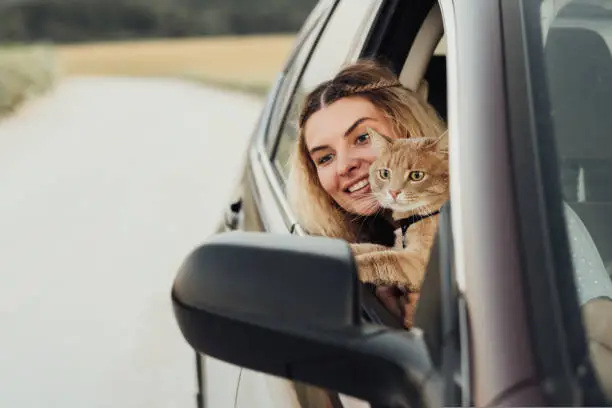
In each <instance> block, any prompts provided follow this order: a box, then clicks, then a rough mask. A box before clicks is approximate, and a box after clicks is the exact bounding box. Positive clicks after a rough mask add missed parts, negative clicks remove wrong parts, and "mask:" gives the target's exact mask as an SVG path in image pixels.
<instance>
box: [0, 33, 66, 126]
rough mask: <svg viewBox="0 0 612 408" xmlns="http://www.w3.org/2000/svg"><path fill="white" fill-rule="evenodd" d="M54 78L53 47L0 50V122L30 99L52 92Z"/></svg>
mask: <svg viewBox="0 0 612 408" xmlns="http://www.w3.org/2000/svg"><path fill="white" fill-rule="evenodd" d="M57 77H58V71H57V64H56V61H55V55H54V52H53V48H52V47H50V46H46V45H37V46H2V47H0V118H3V117H5V116H7V115H9V114H11V113H13V112H15V111H16V110H17V109H18V108H19V107H20V106H21V105H22V104H23V103H24V102H26V101H28V100H29V99H31V98H33V97H36V96H40V95H42V94H44V93H45V92H47V91H49V90H50V89H52V88H53V86H54V85H55V83H56V80H57Z"/></svg>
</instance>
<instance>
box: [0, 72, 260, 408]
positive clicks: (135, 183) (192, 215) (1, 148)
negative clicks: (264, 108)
mask: <svg viewBox="0 0 612 408" xmlns="http://www.w3.org/2000/svg"><path fill="white" fill-rule="evenodd" d="M260 108H261V102H260V101H259V100H257V99H253V98H249V97H246V96H240V95H234V94H229V93H224V92H221V91H216V90H210V89H204V88H201V87H198V86H196V85H193V84H189V83H183V82H180V81H172V80H133V79H110V78H107V79H104V78H78V79H71V80H68V81H66V82H64V83H63V84H62V85H61V86H60V87H59V88H58V89H57V90H56V92H54V93H53V94H52V95H49V96H47V97H45V98H43V99H41V100H38V101H34V102H33V103H31V104H30V105H29V106H27V107H26V108H25V109H24V110H23V111H21V112H20V113H19V114H18V115H17V116H15V117H13V118H11V119H10V120H7V121H4V122H3V123H0V407H6V408H9V407H11V408H34V407H36V408H38V407H45V408H52V407H58V408H73V407H74V408H83V407H88V408H89V407H92V408H93V407H105V408H106V407H108V408H111V407H112V408H134V407H142V408H145V407H146V408H156V407H177V408H178V407H193V406H194V405H193V404H194V400H193V392H194V389H195V388H194V387H195V376H194V372H193V359H192V357H193V355H192V353H191V351H190V349H189V348H188V347H187V346H186V343H184V342H183V339H182V337H181V335H180V333H179V331H178V328H177V327H176V325H175V323H174V320H173V316H172V314H171V308H170V303H169V290H170V285H171V282H172V279H173V277H174V273H175V271H176V269H177V267H178V266H179V264H180V262H181V261H182V259H183V257H184V256H185V255H186V254H187V253H188V251H190V250H191V249H192V248H193V247H194V246H196V245H197V244H198V243H199V242H201V241H202V240H203V239H205V237H206V236H207V234H209V233H210V232H211V231H212V229H213V223H214V221H215V219H216V218H217V217H218V214H220V212H221V211H222V208H223V206H224V203H225V201H226V199H227V198H228V196H229V194H230V189H231V182H232V180H233V179H235V177H236V174H237V171H236V170H237V167H238V165H239V162H240V160H241V159H242V152H243V150H244V149H243V147H244V146H245V143H246V141H247V138H248V137H249V135H250V130H251V129H252V127H253V124H254V122H255V120H256V117H257V115H258V113H259V110H260Z"/></svg>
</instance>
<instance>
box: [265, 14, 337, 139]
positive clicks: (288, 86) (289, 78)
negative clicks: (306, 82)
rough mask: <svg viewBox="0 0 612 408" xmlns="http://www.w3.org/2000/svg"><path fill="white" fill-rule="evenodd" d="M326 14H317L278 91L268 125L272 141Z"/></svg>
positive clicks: (268, 137) (269, 136) (268, 135)
mask: <svg viewBox="0 0 612 408" xmlns="http://www.w3.org/2000/svg"><path fill="white" fill-rule="evenodd" d="M326 15H327V11H322V12H320V13H318V14H317V15H316V20H315V21H314V22H313V23H312V24H311V26H310V29H309V31H308V32H306V33H305V36H304V38H303V39H302V41H301V43H300V44H299V45H298V47H299V48H298V51H297V52H296V53H295V55H294V57H293V60H292V61H291V62H290V65H289V67H288V68H287V70H286V72H285V74H284V78H283V83H282V85H281V86H280V89H279V91H278V95H277V97H276V101H275V103H274V108H273V110H272V113H271V116H270V124H269V127H268V134H267V139H268V140H269V139H273V140H272V141H271V142H272V143H273V142H274V141H275V140H276V139H275V136H276V134H277V130H278V125H279V122H280V121H281V120H282V117H283V113H284V108H285V106H286V104H287V100H288V99H289V98H290V97H291V90H292V88H293V86H294V84H295V82H296V81H297V80H298V78H299V74H300V71H301V69H302V67H303V66H304V63H305V62H306V60H307V59H308V55H309V54H310V51H311V50H312V46H313V45H314V43H315V41H316V38H317V36H318V34H319V32H320V30H321V25H322V24H323V23H324V21H325V16H326Z"/></svg>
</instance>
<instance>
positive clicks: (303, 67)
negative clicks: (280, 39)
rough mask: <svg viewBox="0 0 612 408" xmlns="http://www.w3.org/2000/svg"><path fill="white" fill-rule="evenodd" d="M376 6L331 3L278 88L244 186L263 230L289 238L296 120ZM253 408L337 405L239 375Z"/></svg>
mask: <svg viewBox="0 0 612 408" xmlns="http://www.w3.org/2000/svg"><path fill="white" fill-rule="evenodd" d="M382 4H383V1H382V0H359V1H353V0H340V1H336V2H333V3H332V4H331V5H330V11H331V13H330V15H329V16H328V17H327V18H326V19H325V21H324V27H323V30H322V32H321V33H320V35H316V36H315V35H312V36H311V38H310V39H309V40H308V41H307V44H305V46H304V47H303V49H302V50H300V51H299V53H298V54H297V57H296V60H295V62H294V65H295V70H297V71H298V72H297V76H296V74H295V73H294V74H293V76H292V77H291V78H290V79H289V78H288V81H287V82H286V84H285V86H283V91H282V92H281V93H280V94H279V95H278V99H277V103H276V104H275V107H274V109H273V110H272V111H271V112H270V116H269V121H268V125H267V126H268V128H267V131H266V133H265V136H264V137H263V138H262V140H261V143H255V146H254V148H253V150H252V151H251V153H250V160H251V171H252V177H253V182H252V183H250V184H252V185H253V186H255V187H256V188H257V189H258V190H259V191H258V192H256V193H255V194H256V195H258V196H259V205H258V212H259V213H260V214H264V216H263V218H266V219H267V220H266V222H265V224H266V228H265V229H266V230H268V231H271V232H275V233H289V232H291V231H292V226H293V225H294V224H295V219H294V217H293V216H292V214H291V211H290V209H289V207H288V204H287V201H286V198H285V192H284V191H285V181H286V177H287V174H288V162H289V157H290V154H291V149H292V147H293V144H294V142H295V141H296V140H297V135H298V128H297V116H298V113H299V110H300V107H301V103H302V101H303V99H304V97H305V95H306V93H308V92H309V91H310V90H312V89H313V88H314V87H315V86H316V85H318V83H320V82H322V81H325V80H327V79H330V78H331V77H333V75H335V74H336V73H337V72H338V71H339V70H340V69H341V67H342V65H344V64H345V63H347V62H351V61H354V60H355V59H356V58H357V57H358V56H359V55H360V52H361V50H362V49H363V46H364V44H365V41H366V38H367V37H368V34H369V33H370V27H372V25H373V23H374V21H375V19H376V16H377V14H378V10H379V8H380V6H381V5H382ZM310 44H312V47H311V48H310V49H309V47H308V46H309V45H310ZM295 70H293V71H294V72H295ZM294 76H296V77H295V78H294ZM255 194H254V195H255ZM254 406H262V407H263V406H266V407H279V408H280V407H290V406H295V407H330V408H332V407H339V406H342V404H341V402H340V399H339V397H338V396H337V395H336V394H334V393H329V392H327V391H326V390H321V389H317V388H315V387H311V386H306V385H304V384H297V383H292V382H289V381H286V380H283V379H280V378H275V377H271V376H268V375H265V374H262V373H258V372H254V371H251V370H247V369H243V370H242V373H241V376H240V386H239V389H238V395H237V401H236V407H238V408H246V407H254Z"/></svg>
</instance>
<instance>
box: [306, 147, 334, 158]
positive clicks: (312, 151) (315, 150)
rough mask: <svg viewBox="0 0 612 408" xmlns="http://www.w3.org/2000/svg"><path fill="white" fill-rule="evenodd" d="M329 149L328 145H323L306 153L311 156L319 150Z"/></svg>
mask: <svg viewBox="0 0 612 408" xmlns="http://www.w3.org/2000/svg"><path fill="white" fill-rule="evenodd" d="M327 148H329V146H328V145H323V146H317V147H313V148H312V149H310V150H309V151H308V152H309V153H310V155H311V156H312V155H313V154H314V153H316V152H318V151H319V150H325V149H327Z"/></svg>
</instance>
